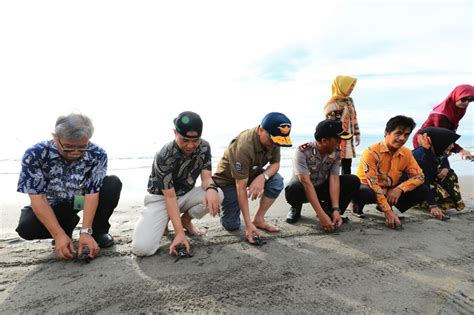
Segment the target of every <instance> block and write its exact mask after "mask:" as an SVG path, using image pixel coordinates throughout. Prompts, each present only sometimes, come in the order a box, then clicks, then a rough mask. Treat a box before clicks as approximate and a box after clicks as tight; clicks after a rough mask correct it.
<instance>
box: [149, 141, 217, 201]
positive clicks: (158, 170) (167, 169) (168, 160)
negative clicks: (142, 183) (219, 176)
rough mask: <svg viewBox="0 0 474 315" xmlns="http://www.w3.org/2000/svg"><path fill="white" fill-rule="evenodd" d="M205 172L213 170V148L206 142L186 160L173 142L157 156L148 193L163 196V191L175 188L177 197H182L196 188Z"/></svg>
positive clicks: (164, 147) (202, 142)
mask: <svg viewBox="0 0 474 315" xmlns="http://www.w3.org/2000/svg"><path fill="white" fill-rule="evenodd" d="M203 170H208V171H211V170H212V164H211V147H210V145H209V143H208V142H207V141H205V140H202V141H201V144H200V145H199V146H198V147H197V148H196V150H194V152H193V154H192V155H191V157H189V158H186V157H185V155H184V154H183V153H181V151H180V150H179V148H178V145H177V144H176V142H175V141H172V142H170V143H168V144H166V145H165V146H163V148H161V150H160V151H159V152H158V153H157V154H156V155H155V159H154V161H153V166H152V168H151V174H150V178H149V179H148V192H149V193H150V194H155V195H163V192H162V189H171V188H174V190H175V192H176V196H182V195H184V194H186V193H187V192H188V191H190V190H191V189H193V188H194V185H195V184H196V179H197V178H198V177H199V175H200V174H201V171H203Z"/></svg>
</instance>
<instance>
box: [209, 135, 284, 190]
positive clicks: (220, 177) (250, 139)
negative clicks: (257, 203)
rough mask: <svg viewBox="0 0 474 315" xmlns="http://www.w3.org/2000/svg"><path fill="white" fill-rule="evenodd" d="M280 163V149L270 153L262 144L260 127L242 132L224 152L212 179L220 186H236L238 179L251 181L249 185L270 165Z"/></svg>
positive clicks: (274, 148)
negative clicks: (259, 135)
mask: <svg viewBox="0 0 474 315" xmlns="http://www.w3.org/2000/svg"><path fill="white" fill-rule="evenodd" d="M277 162H280V147H273V148H271V149H270V150H269V151H266V150H265V148H264V147H263V146H262V144H261V143H260V139H259V137H258V127H255V128H252V129H248V130H245V131H243V132H241V133H240V134H239V135H238V136H237V137H236V138H235V139H233V140H232V141H231V142H230V144H229V146H228V147H227V148H226V149H225V151H224V156H223V157H222V158H221V160H220V161H219V163H218V165H217V170H216V172H215V173H214V176H213V177H212V178H213V179H214V182H215V183H216V184H217V185H219V186H229V185H234V184H235V180H236V179H245V178H248V179H249V183H251V182H252V180H254V179H255V177H257V176H258V175H260V174H261V173H262V172H263V171H264V166H265V165H267V164H268V163H270V164H272V163H277Z"/></svg>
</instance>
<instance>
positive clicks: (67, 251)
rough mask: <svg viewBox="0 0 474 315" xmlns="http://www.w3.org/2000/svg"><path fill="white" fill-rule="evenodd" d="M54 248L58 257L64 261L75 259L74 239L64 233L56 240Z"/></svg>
mask: <svg viewBox="0 0 474 315" xmlns="http://www.w3.org/2000/svg"><path fill="white" fill-rule="evenodd" d="M54 246H55V249H54V250H55V251H56V255H57V256H58V257H59V258H60V259H63V260H70V259H73V258H74V254H75V251H74V244H73V243H72V239H71V238H70V237H69V236H67V235H66V233H63V234H61V235H59V236H57V237H55V238H54Z"/></svg>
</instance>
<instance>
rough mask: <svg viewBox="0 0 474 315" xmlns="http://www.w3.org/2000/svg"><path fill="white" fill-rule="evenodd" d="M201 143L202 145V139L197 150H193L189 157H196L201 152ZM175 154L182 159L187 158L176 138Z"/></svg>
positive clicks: (174, 141) (174, 143) (174, 142)
mask: <svg viewBox="0 0 474 315" xmlns="http://www.w3.org/2000/svg"><path fill="white" fill-rule="evenodd" d="M201 145H202V141H201V143H200V144H199V145H198V146H197V148H196V150H194V151H193V153H192V154H191V156H190V157H189V158H191V159H192V158H193V157H195V156H196V155H197V154H199V152H200V151H201ZM173 155H174V156H175V157H176V158H178V159H181V160H186V156H185V155H184V154H183V152H181V150H180V149H179V147H178V144H177V143H176V140H173Z"/></svg>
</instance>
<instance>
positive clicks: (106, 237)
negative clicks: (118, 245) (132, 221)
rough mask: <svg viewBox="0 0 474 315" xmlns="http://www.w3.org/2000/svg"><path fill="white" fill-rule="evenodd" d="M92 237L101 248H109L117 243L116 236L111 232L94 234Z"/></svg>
mask: <svg viewBox="0 0 474 315" xmlns="http://www.w3.org/2000/svg"><path fill="white" fill-rule="evenodd" d="M92 237H93V238H94V239H95V241H96V242H97V244H98V245H99V247H100V248H107V247H110V246H112V245H114V244H115V242H114V238H113V237H112V235H110V234H109V233H102V234H93V235H92Z"/></svg>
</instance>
